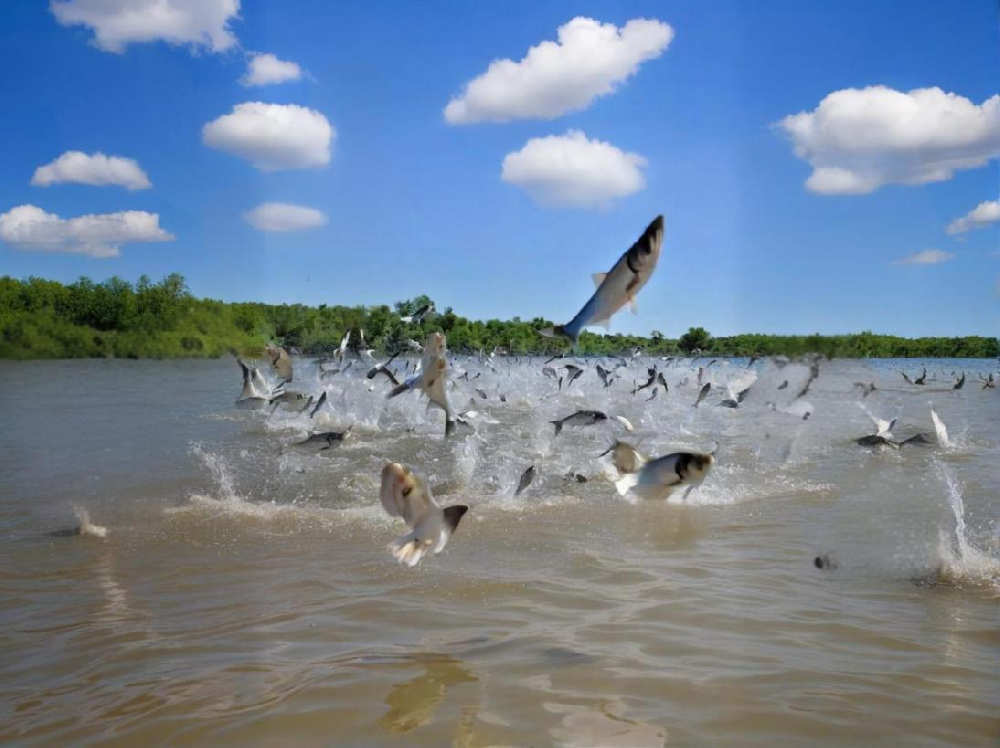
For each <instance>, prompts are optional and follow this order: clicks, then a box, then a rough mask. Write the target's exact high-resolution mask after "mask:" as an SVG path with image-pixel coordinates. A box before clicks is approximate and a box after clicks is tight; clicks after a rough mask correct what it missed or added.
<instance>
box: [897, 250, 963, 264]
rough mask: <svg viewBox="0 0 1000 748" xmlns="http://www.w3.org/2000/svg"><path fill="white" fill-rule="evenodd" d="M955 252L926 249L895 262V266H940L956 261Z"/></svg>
mask: <svg viewBox="0 0 1000 748" xmlns="http://www.w3.org/2000/svg"><path fill="white" fill-rule="evenodd" d="M954 259H955V253H954V252H944V251H942V250H940V249H925V250H924V251H923V252H914V253H913V254H911V255H907V256H906V257H903V258H902V259H899V260H895V261H894V262H893V263H892V264H893V265H939V264H941V263H942V262H948V260H954Z"/></svg>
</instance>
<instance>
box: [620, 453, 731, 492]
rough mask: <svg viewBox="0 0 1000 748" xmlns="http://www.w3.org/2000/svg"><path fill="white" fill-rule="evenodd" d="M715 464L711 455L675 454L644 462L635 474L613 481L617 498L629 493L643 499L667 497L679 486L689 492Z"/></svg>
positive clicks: (628, 474)
mask: <svg viewBox="0 0 1000 748" xmlns="http://www.w3.org/2000/svg"><path fill="white" fill-rule="evenodd" d="M714 461H715V458H714V457H713V456H712V455H710V454H695V453H691V452H676V453H674V454H669V455H665V456H664V457H658V458H657V459H655V460H652V461H650V462H647V463H646V464H645V465H643V466H642V467H641V468H639V470H638V471H637V472H634V473H627V474H626V475H623V476H622V477H621V478H619V479H618V480H617V481H615V488H616V489H617V490H618V495H619V496H624V495H625V494H627V493H628V492H629V491H632V492H633V493H635V494H636V495H638V496H640V497H641V498H644V499H653V498H666V496H667V495H668V494H669V493H670V492H671V491H672V490H673V489H674V488H676V487H677V486H679V485H686V486H689V488H688V493H690V491H691V489H692V488H694V487H695V486H696V485H698V484H700V483H701V482H702V481H703V480H704V479H705V476H706V475H708V471H709V469H710V468H711V467H712V463H713V462H714ZM686 495H687V494H685V496H686Z"/></svg>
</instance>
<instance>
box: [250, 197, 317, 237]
mask: <svg viewBox="0 0 1000 748" xmlns="http://www.w3.org/2000/svg"><path fill="white" fill-rule="evenodd" d="M243 220H244V221H246V222H247V223H249V224H250V225H251V226H253V227H254V228H255V229H259V230H260V231H303V230H305V229H314V228H316V227H317V226H322V225H323V224H324V223H326V216H325V215H323V212H322V211H319V210H316V209H315V208H307V207H305V206H304V205H290V204H289V203H261V204H260V205H258V206H257V207H256V208H254V209H253V210H248V211H247V212H246V213H244V214H243Z"/></svg>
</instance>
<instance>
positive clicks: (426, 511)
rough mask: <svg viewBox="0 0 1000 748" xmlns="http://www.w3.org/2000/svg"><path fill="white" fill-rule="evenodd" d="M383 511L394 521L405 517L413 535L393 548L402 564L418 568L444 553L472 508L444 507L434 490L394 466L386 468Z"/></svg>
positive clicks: (401, 468)
mask: <svg viewBox="0 0 1000 748" xmlns="http://www.w3.org/2000/svg"><path fill="white" fill-rule="evenodd" d="M381 499H382V508H383V509H385V511H386V513H387V514H388V515H389V516H391V517H402V518H403V520H404V521H405V522H406V524H407V526H408V527H412V528H413V531H412V532H410V533H407V534H406V535H404V536H403V537H401V538H399V539H398V540H395V541H393V542H392V543H390V544H389V549H390V550H391V551H392V555H393V556H395V558H396V560H397V561H399V562H400V563H403V564H406V565H407V566H416V565H417V563H419V561H420V559H421V558H423V557H424V555H425V554H426V553H427V552H428V551H431V550H433V552H434V553H440V552H441V551H443V550H444V547H445V546H446V545H447V544H448V539H449V538H450V537H451V535H452V533H454V532H455V529H456V528H457V527H458V523H459V522H460V521H461V519H462V517H463V516H465V513H466V512H467V511H469V507H468V506H466V505H465V504H455V505H454V506H448V507H444V508H442V507H440V506H438V504H437V502H436V501H434V496H433V495H432V494H431V490H430V488H428V487H427V485H426V484H425V483H424V481H423V480H421V479H420V478H418V477H417V476H416V475H415V474H414V473H413V472H412V471H411V470H410V469H409V468H408V467H405V466H404V465H401V464H399V463H398V462H390V463H389V464H387V465H386V466H385V467H384V468H382V489H381Z"/></svg>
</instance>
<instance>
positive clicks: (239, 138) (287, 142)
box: [201, 101, 336, 171]
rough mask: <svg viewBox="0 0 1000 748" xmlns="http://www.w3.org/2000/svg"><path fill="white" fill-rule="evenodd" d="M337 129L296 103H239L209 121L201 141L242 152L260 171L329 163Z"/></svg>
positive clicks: (230, 150)
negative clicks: (228, 112)
mask: <svg viewBox="0 0 1000 748" xmlns="http://www.w3.org/2000/svg"><path fill="white" fill-rule="evenodd" d="M335 137H336V132H335V131H334V129H333V127H332V126H331V125H330V123H329V121H328V120H327V119H326V117H324V116H323V115H322V114H320V113H319V112H317V111H315V110H313V109H309V108H307V107H304V106H298V105H297V104H263V103H261V102H259V101H248V102H246V103H245V104H237V105H236V106H235V107H234V108H233V113H232V114H225V115H223V116H221V117H219V118H218V119H216V120H213V121H212V122H209V123H207V124H206V125H205V126H204V127H203V128H202V130H201V138H202V142H204V143H205V145H207V146H209V147H210V148H218V149H219V150H221V151H226V152H228V153H233V154H235V155H237V156H242V157H243V158H245V159H249V160H250V161H252V162H253V165H254V166H256V167H257V168H258V169H260V170H261V171H275V170H278V169H305V168H309V167H318V166H326V165H327V164H328V163H330V143H331V141H332V140H333V139H334V138H335Z"/></svg>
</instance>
